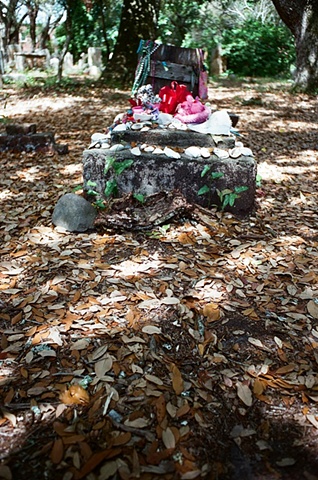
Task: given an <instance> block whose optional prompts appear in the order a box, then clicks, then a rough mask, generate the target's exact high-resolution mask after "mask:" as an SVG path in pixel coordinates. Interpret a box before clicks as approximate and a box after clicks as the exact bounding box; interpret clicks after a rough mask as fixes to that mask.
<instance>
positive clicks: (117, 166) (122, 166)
mask: <svg viewBox="0 0 318 480" xmlns="http://www.w3.org/2000/svg"><path fill="white" fill-rule="evenodd" d="M133 163H134V161H133V160H124V161H123V162H114V163H113V169H114V171H115V173H116V175H120V174H121V173H123V171H124V170H126V169H127V168H129V167H131V166H132V164H133Z"/></svg>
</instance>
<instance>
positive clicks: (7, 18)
mask: <svg viewBox="0 0 318 480" xmlns="http://www.w3.org/2000/svg"><path fill="white" fill-rule="evenodd" d="M22 5H23V2H21V1H20V0H9V1H7V2H4V1H0V20H1V21H2V23H3V25H4V28H5V36H4V50H5V54H7V47H8V45H12V44H17V43H19V33H20V28H21V25H22V23H23V22H24V20H25V18H26V17H27V12H24V13H23V14H22V13H21V7H22Z"/></svg>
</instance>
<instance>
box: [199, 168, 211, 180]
mask: <svg viewBox="0 0 318 480" xmlns="http://www.w3.org/2000/svg"><path fill="white" fill-rule="evenodd" d="M210 168H211V165H205V166H204V168H203V170H202V172H201V177H204V175H206V174H207V173H208V171H209V170H210Z"/></svg>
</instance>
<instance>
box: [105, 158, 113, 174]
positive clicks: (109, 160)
mask: <svg viewBox="0 0 318 480" xmlns="http://www.w3.org/2000/svg"><path fill="white" fill-rule="evenodd" d="M114 162H115V158H114V157H106V160H105V166H104V175H106V173H108V171H109V169H110V168H111V167H112V165H113V163H114Z"/></svg>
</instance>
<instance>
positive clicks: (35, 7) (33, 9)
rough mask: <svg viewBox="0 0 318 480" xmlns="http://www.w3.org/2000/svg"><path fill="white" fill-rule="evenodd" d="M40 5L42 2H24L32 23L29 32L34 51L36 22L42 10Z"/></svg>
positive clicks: (38, 0)
mask: <svg viewBox="0 0 318 480" xmlns="http://www.w3.org/2000/svg"><path fill="white" fill-rule="evenodd" d="M40 3H41V0H24V4H25V6H26V8H27V11H28V17H29V22H30V25H29V31H30V38H31V44H32V50H33V51H34V50H35V49H36V20H37V16H38V13H39V9H40Z"/></svg>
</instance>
